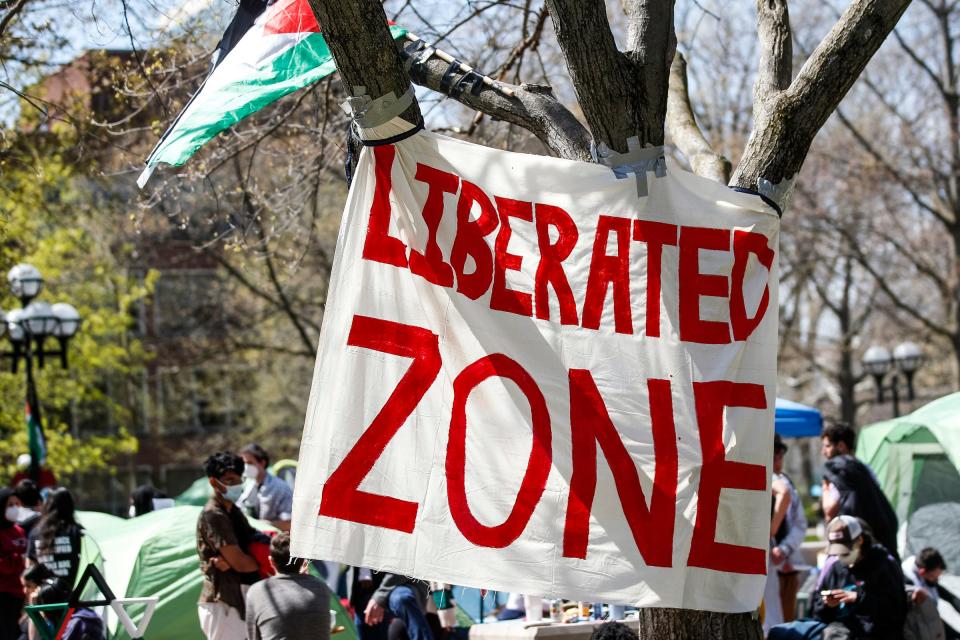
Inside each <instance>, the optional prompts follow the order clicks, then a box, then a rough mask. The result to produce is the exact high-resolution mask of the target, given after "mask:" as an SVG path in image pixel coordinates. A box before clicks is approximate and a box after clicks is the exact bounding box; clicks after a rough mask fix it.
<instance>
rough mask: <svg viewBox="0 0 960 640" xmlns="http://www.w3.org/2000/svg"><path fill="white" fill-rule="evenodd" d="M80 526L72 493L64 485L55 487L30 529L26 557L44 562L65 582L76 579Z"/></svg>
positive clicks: (69, 582) (80, 540) (81, 535)
mask: <svg viewBox="0 0 960 640" xmlns="http://www.w3.org/2000/svg"><path fill="white" fill-rule="evenodd" d="M82 538H83V527H82V526H80V524H79V523H78V522H77V520H76V506H75V505H74V502H73V494H72V493H70V490H69V489H67V488H65V487H59V488H57V489H54V490H53V491H52V492H51V493H50V495H49V496H48V497H47V501H46V502H45V503H44V505H43V515H42V516H41V517H40V521H39V522H38V523H37V524H36V526H34V527H33V529H32V530H31V531H30V537H29V539H28V541H27V558H28V559H29V560H30V562H33V563H37V564H44V565H46V566H47V568H48V569H50V571H52V572H53V575H55V576H57V577H58V578H62V579H63V580H64V581H65V582H66V583H67V584H73V583H74V582H76V580H77V572H78V570H79V569H80V550H81V546H82V544H83V542H82Z"/></svg>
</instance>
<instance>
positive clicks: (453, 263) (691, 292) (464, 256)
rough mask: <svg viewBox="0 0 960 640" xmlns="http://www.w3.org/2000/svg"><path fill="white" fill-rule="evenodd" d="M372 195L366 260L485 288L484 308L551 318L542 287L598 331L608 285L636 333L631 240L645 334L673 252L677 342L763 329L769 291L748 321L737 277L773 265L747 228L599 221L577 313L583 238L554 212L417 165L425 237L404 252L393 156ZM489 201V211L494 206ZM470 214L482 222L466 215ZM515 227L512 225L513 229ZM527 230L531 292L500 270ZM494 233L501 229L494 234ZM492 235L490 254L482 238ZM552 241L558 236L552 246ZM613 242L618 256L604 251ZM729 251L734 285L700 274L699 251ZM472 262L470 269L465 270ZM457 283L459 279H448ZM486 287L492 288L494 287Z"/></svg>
mask: <svg viewBox="0 0 960 640" xmlns="http://www.w3.org/2000/svg"><path fill="white" fill-rule="evenodd" d="M374 155H375V158H376V188H375V192H374V197H373V205H372V207H371V210H370V223H369V226H368V228H367V235H366V239H365V241H364V245H363V258H364V259H366V260H373V261H376V262H382V263H384V264H389V265H393V266H395V267H403V268H409V269H410V272H411V273H414V274H416V275H418V276H420V277H422V278H424V279H425V280H426V281H428V282H430V283H433V284H435V285H439V286H443V287H453V286H454V279H456V290H457V291H458V292H459V293H461V294H463V295H465V296H467V297H468V298H470V299H473V300H476V299H477V298H479V297H480V296H482V295H483V294H485V293H486V292H487V291H488V290H490V308H491V309H494V310H496V311H506V312H509V313H515V314H517V315H521V316H527V317H532V316H534V315H535V316H536V317H537V318H539V319H541V320H549V319H550V306H549V299H548V296H549V292H548V286H549V288H550V289H552V290H553V291H554V295H555V296H556V298H557V302H558V304H559V307H560V323H561V324H563V325H579V326H581V327H583V328H584V329H598V328H599V327H600V315H601V312H602V308H603V305H604V304H605V303H606V299H607V292H608V290H609V289H610V288H611V287H612V289H613V296H612V305H613V310H614V317H615V319H616V322H615V330H616V332H617V333H625V334H633V333H634V325H633V318H632V310H631V300H630V264H631V255H630V245H631V241H633V242H641V243H644V244H646V246H647V263H646V274H647V279H646V310H647V316H646V327H645V334H644V335H646V336H647V337H659V336H660V289H661V282H660V280H661V277H660V274H661V262H662V256H663V247H664V246H679V260H678V262H679V264H678V265H677V267H676V271H677V272H678V274H679V280H680V282H679V318H680V323H679V324H680V326H679V333H680V339H681V340H684V341H690V342H699V343H705V344H726V343H729V342H732V341H741V340H746V339H747V338H749V337H750V334H751V333H753V330H754V329H755V328H756V327H757V325H758V324H760V321H761V320H762V319H763V315H764V313H765V312H766V310H767V306H768V304H769V298H770V293H769V291H768V290H767V289H764V292H763V297H762V299H761V301H760V304H759V307H758V308H757V310H756V312H755V313H754V314H753V316H749V315H748V312H747V309H746V304H745V302H744V296H743V278H744V275H745V273H746V269H747V261H748V260H749V258H750V256H751V255H753V256H755V257H756V258H757V260H759V262H760V264H762V265H763V266H764V267H766V268H767V269H768V270H769V269H770V268H771V266H772V263H773V250H772V249H770V247H769V246H768V242H767V238H766V236H764V235H762V234H759V233H753V232H750V231H742V230H733V231H731V230H730V229H716V228H710V227H690V226H678V225H675V224H667V223H663V222H656V221H651V220H631V219H628V218H622V217H616V216H607V215H600V216H599V217H598V220H597V227H596V235H595V237H594V241H593V252H592V255H591V259H590V269H589V277H588V279H587V287H586V296H585V299H584V303H583V309H582V311H581V312H580V313H579V314H578V311H577V307H576V303H575V300H574V295H573V291H572V290H571V288H570V283H569V279H568V278H567V274H566V273H565V271H564V267H563V264H564V261H565V260H567V259H568V258H569V257H570V254H571V253H572V252H573V249H574V247H575V246H576V244H577V240H578V238H579V235H580V232H579V230H578V228H577V225H576V223H575V222H574V220H573V218H572V217H571V216H570V214H569V213H567V212H566V211H564V210H563V209H561V208H560V207H557V206H554V205H550V204H542V203H539V202H538V203H533V202H526V201H522V200H515V199H512V198H504V197H500V196H495V197H494V198H493V199H492V200H491V198H490V196H489V195H487V194H486V193H485V192H484V191H483V189H481V188H480V187H478V186H477V185H475V184H473V183H471V182H468V181H467V180H462V179H461V178H460V177H459V176H457V175H455V174H453V173H449V172H446V171H441V170H439V169H435V168H433V167H430V166H428V165H426V164H422V163H417V171H416V174H415V175H414V179H415V180H417V181H419V182H423V183H425V184H426V185H428V188H429V190H428V192H427V198H426V201H425V202H424V204H423V209H422V211H421V216H422V218H423V223H424V224H425V225H426V228H427V232H428V237H427V240H426V245H425V246H424V247H423V248H422V249H419V250H418V249H411V248H408V247H407V246H406V245H405V244H404V243H403V241H402V240H400V239H399V238H396V237H394V236H391V235H389V226H390V216H391V206H390V192H391V185H392V174H391V170H392V168H393V163H394V156H395V149H394V147H393V146H383V147H374ZM444 194H451V195H455V196H457V195H458V199H457V204H456V234H455V236H454V239H453V245H452V247H451V249H450V251H449V255H450V260H449V262H446V261H444V257H443V251H442V250H441V248H440V245H439V244H438V242H437V232H438V230H439V228H440V224H441V223H442V222H443V215H444V198H443V196H444ZM494 203H496V205H494ZM474 207H479V210H480V215H479V216H478V217H477V218H476V219H472V218H471V212H472V211H473V209H474ZM511 220H514V221H515V222H512V221H511ZM523 222H526V223H530V224H532V225H533V226H534V228H535V230H536V240H537V247H538V249H539V256H537V259H538V262H537V268H536V278H535V281H534V289H533V292H524V291H516V290H514V289H511V288H508V286H507V278H506V273H507V271H519V270H520V268H521V265H522V262H523V257H522V256H520V255H516V254H512V253H509V252H508V251H507V247H508V245H509V243H510V237H511V235H512V232H513V227H512V225H515V224H518V223H519V224H522V223H523ZM498 226H499V229H498ZM494 231H496V232H497V233H496V239H495V241H494V243H493V249H492V250H491V248H490V245H489V244H488V241H487V237H488V236H490V235H491V234H493V232H494ZM551 236H555V239H552V238H551ZM611 239H613V241H614V242H615V246H616V247H617V252H616V254H615V255H608V254H607V245H608V243H609V242H610V241H611ZM701 250H713V251H723V252H731V251H732V253H733V270H732V274H731V281H730V282H728V280H727V277H726V276H722V275H717V274H707V273H701V271H700V251H701ZM468 259H470V260H471V263H472V265H471V266H472V269H468V266H467V264H468V263H467V260H468ZM454 276H456V278H454ZM491 287H492V289H491ZM701 296H713V297H720V298H729V312H730V320H729V323H727V322H718V321H716V320H704V319H702V318H701V317H700V298H701Z"/></svg>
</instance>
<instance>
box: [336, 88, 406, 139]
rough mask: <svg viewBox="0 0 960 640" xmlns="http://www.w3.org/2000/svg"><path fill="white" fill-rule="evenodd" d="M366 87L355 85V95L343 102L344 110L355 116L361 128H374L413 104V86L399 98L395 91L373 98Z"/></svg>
mask: <svg viewBox="0 0 960 640" xmlns="http://www.w3.org/2000/svg"><path fill="white" fill-rule="evenodd" d="M366 91H367V88H366V87H354V88H353V94H354V95H353V96H352V97H350V98H347V100H346V102H344V103H343V105H341V106H342V108H343V110H344V111H345V112H346V113H347V115H349V116H350V117H351V118H353V121H354V122H355V123H356V124H357V126H359V127H360V128H361V129H372V128H374V127H379V126H381V125H384V124H386V123H388V122H390V121H391V120H393V119H394V118H396V117H397V116H399V115H400V114H401V113H403V112H404V111H406V110H407V108H408V107H409V106H410V105H411V104H413V98H414V92H413V86H412V85H411V86H410V88H408V89H407V92H406V93H404V94H403V95H402V96H400V97H399V98H398V97H397V95H396V94H395V93H394V92H392V91H391V92H390V93H388V94H386V95H383V96H380V97H379V98H376V99H371V98H370V96H368V95H367V93H366Z"/></svg>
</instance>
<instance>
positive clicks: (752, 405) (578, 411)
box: [291, 122, 779, 612]
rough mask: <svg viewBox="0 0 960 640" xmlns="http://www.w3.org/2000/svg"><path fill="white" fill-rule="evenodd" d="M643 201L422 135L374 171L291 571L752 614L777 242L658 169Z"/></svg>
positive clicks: (317, 379)
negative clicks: (340, 571) (302, 564)
mask: <svg viewBox="0 0 960 640" xmlns="http://www.w3.org/2000/svg"><path fill="white" fill-rule="evenodd" d="M401 131H402V128H401V127H400V125H399V124H398V123H397V122H391V123H388V124H387V125H384V126H383V127H381V128H379V129H378V130H377V136H378V137H383V138H388V137H391V136H394V135H396V134H398V133H400V132H401ZM646 194H647V195H645V196H643V197H638V195H637V188H636V184H635V182H634V180H633V179H632V178H630V179H625V180H618V179H617V178H616V175H615V174H614V172H612V171H611V170H610V169H608V168H606V167H603V166H600V165H596V164H586V163H578V162H570V161H565V160H558V159H553V158H546V157H540V156H532V155H524V154H515V153H507V152H502V151H497V150H494V149H488V148H484V147H480V146H476V145H472V144H467V143H464V142H461V141H457V140H452V139H449V138H444V137H442V136H439V135H436V134H433V133H429V132H424V131H421V132H419V133H416V134H415V135H412V136H410V137H408V138H406V139H403V140H402V141H400V142H397V143H395V144H389V145H387V144H384V145H378V146H372V147H368V148H365V149H364V151H363V153H362V154H361V157H360V162H359V164H358V167H357V171H356V173H355V174H354V182H353V184H352V186H351V190H350V195H349V197H348V200H347V206H346V210H345V212H344V218H343V222H342V227H341V232H340V236H339V238H338V242H337V252H336V259H335V262H334V266H333V270H332V273H331V279H330V285H329V293H328V303H327V306H326V308H325V312H324V319H323V329H322V332H321V338H320V346H319V349H318V353H317V366H316V369H315V371H314V377H313V382H312V386H311V391H310V400H309V404H308V407H307V416H306V424H305V427H304V433H303V440H302V442H301V447H300V465H299V471H298V474H297V486H296V489H295V493H294V508H293V523H292V528H291V535H292V538H291V541H292V549H291V550H292V552H293V553H294V554H296V555H298V556H301V557H310V558H320V559H324V560H332V561H337V562H344V563H348V564H352V565H356V566H366V567H371V568H374V569H378V570H382V571H390V572H394V573H401V574H404V575H408V576H412V577H416V578H421V579H425V580H435V581H439V582H446V583H452V584H459V585H465V586H474V587H484V588H488V589H496V590H500V591H515V592H519V593H529V594H536V595H543V596H550V597H553V596H562V597H567V598H572V599H578V600H588V601H605V602H615V603H633V604H636V605H638V606H660V607H683V608H691V609H705V610H712V611H725V612H742V611H752V610H754V609H755V608H756V606H757V602H759V601H760V597H761V593H762V590H763V585H764V581H765V579H764V574H765V572H766V557H767V552H766V549H767V546H768V542H769V535H770V531H769V529H770V494H769V486H768V485H769V470H768V468H769V465H770V463H771V460H772V430H773V421H772V418H773V405H774V402H773V400H774V396H775V393H776V349H777V257H776V251H777V239H778V231H779V219H778V218H777V216H776V214H775V213H774V212H773V211H772V210H771V209H770V208H769V207H768V206H767V205H765V204H764V203H763V202H762V200H761V199H760V198H759V197H758V196H754V195H750V194H743V193H737V192H733V191H731V190H728V189H727V188H726V187H724V186H723V185H719V184H715V183H712V182H710V181H708V180H704V179H701V178H697V177H695V176H692V175H690V174H688V173H685V172H683V171H681V170H680V169H677V168H676V167H673V166H672V165H670V164H669V163H668V167H667V171H666V174H665V175H658V176H657V175H653V173H651V174H649V175H648V189H647V190H646Z"/></svg>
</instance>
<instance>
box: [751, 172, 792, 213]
mask: <svg viewBox="0 0 960 640" xmlns="http://www.w3.org/2000/svg"><path fill="white" fill-rule="evenodd" d="M795 179H796V176H792V177H790V178H786V179H784V180H783V182H780V183H778V184H773V183H772V182H770V181H769V180H767V179H766V178H758V179H757V191H758V192H759V193H761V194H763V195H764V196H766V197H767V198H770V199H771V200H773V201H774V202H776V203H777V206H779V207H780V210H781V211H786V209H787V205H788V204H789V203H790V196H792V195H793V184H794V181H795Z"/></svg>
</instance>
